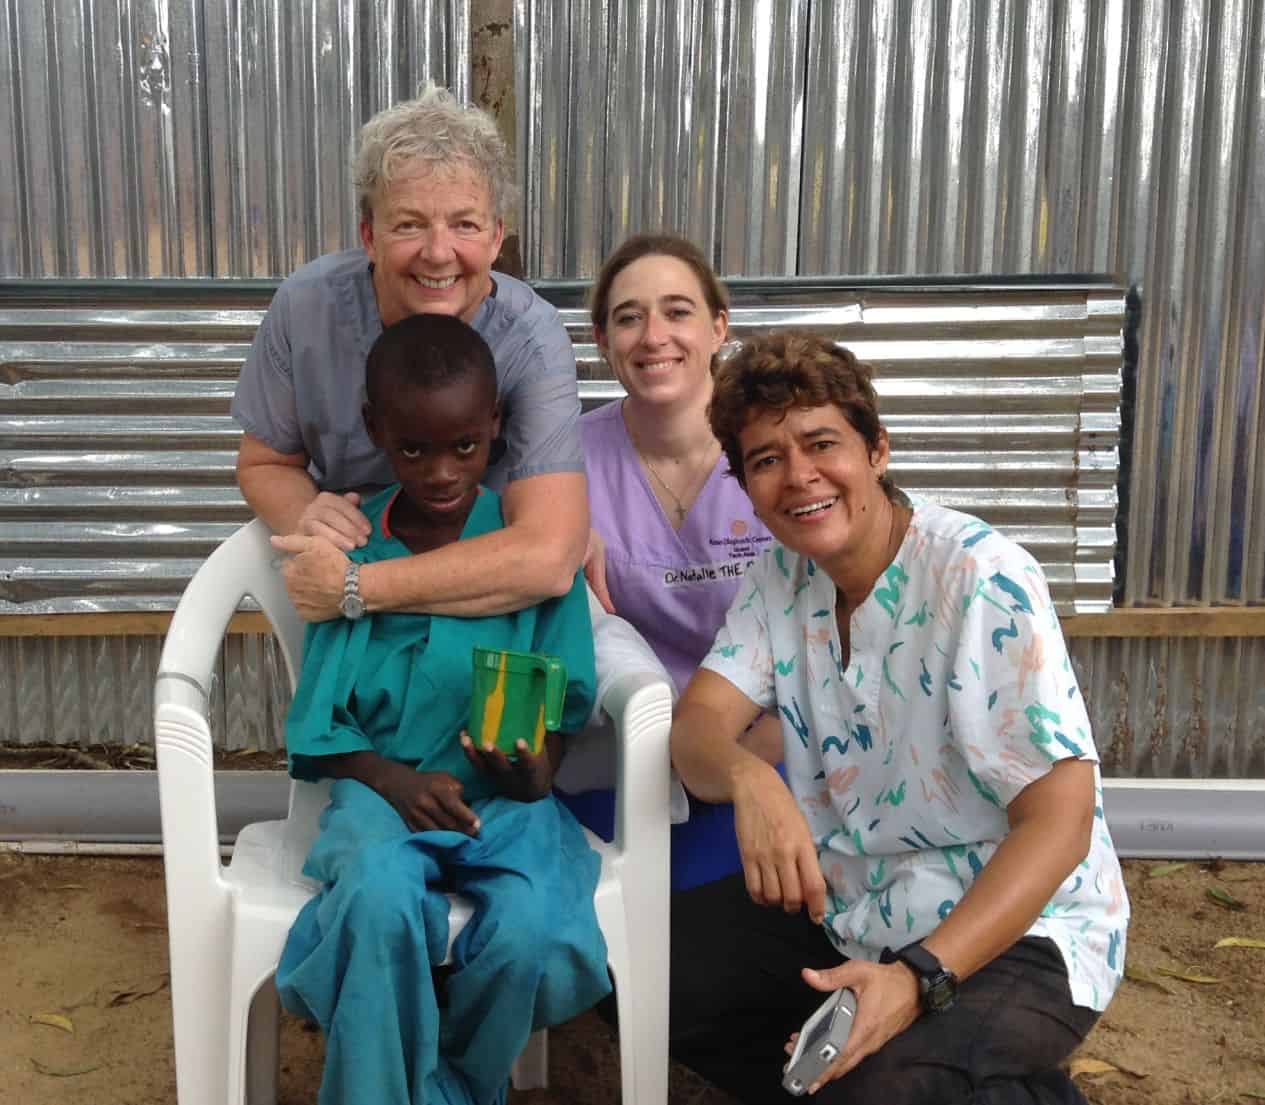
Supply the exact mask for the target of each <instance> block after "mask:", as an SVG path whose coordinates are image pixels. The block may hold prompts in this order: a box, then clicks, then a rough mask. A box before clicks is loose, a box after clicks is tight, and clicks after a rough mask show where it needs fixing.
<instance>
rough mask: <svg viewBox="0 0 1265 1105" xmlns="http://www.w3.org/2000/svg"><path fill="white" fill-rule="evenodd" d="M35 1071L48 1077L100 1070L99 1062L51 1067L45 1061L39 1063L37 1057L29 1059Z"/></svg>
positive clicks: (67, 1076)
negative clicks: (88, 1064)
mask: <svg viewBox="0 0 1265 1105" xmlns="http://www.w3.org/2000/svg"><path fill="white" fill-rule="evenodd" d="M31 1066H33V1067H34V1068H35V1070H36V1072H37V1073H39V1074H46V1075H48V1076H49V1078H77V1077H78V1076H79V1075H81V1074H91V1073H92V1072H93V1071H94V1070H100V1069H101V1064H100V1063H93V1064H92V1065H91V1066H87V1065H80V1066H77V1067H53V1066H49V1065H48V1064H47V1063H41V1062H40V1061H39V1060H38V1059H32V1060H31Z"/></svg>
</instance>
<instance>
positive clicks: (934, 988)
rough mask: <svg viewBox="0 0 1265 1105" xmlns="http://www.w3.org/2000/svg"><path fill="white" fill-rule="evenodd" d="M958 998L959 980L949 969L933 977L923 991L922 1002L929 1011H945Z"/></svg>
mask: <svg viewBox="0 0 1265 1105" xmlns="http://www.w3.org/2000/svg"><path fill="white" fill-rule="evenodd" d="M957 1000H958V985H957V980H956V979H955V978H954V977H953V975H951V974H950V973H949V972H948V971H943V972H942V973H941V974H939V975H937V976H936V977H935V978H933V979H931V980H930V981H929V982H928V983H927V986H926V988H925V989H924V990H923V992H922V1003H923V1005H924V1006H925V1007H926V1009H927V1012H929V1013H943V1012H944V1011H945V1010H946V1009H951V1008H952V1007H953V1004H954V1002H956V1001H957Z"/></svg>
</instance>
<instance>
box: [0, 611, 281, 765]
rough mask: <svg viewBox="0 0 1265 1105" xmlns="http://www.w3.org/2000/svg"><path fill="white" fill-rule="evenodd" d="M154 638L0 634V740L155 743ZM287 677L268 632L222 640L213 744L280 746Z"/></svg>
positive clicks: (157, 649) (157, 640)
mask: <svg viewBox="0 0 1265 1105" xmlns="http://www.w3.org/2000/svg"><path fill="white" fill-rule="evenodd" d="M162 646H163V639H162V638H161V637H145V636H139V637H0V745H30V744H46V743H53V744H69V745H82V746H86V745H95V744H104V745H129V744H138V743H139V744H152V742H153V714H154V677H155V674H156V673H157V671H158V661H159V657H160V656H161V654H162ZM289 701H290V689H289V681H288V678H287V676H286V673H285V663H284V661H283V660H282V658H281V653H280V649H279V648H278V647H277V644H276V641H275V639H274V638H273V637H271V636H260V635H258V634H246V635H237V636H231V637H227V638H225V641H224V644H223V646H222V648H221V650H220V662H219V665H218V667H217V670H216V673H215V676H214V680H213V683H212V688H211V704H210V720H211V733H212V736H213V737H214V739H215V743H216V745H217V747H222V748H229V749H238V748H280V747H282V746H283V745H284V725H285V714H286V708H287V707H288V705H289Z"/></svg>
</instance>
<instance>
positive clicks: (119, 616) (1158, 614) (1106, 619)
mask: <svg viewBox="0 0 1265 1105" xmlns="http://www.w3.org/2000/svg"><path fill="white" fill-rule="evenodd" d="M1061 622H1062V625H1063V634H1064V636H1066V637H1069V638H1070V637H1077V638H1083V637H1151V638H1160V637H1265V606H1176V607H1145V608H1144V607H1133V608H1129V609H1120V610H1110V611H1108V612H1106V613H1104V614H1075V615H1069V616H1068V617H1065V618H1062V619H1061ZM170 624H171V614H170V613H167V612H163V611H152V612H133V613H96V614H6V615H0V637H162V636H164V635H165V634H166V632H167V627H168V626H169V625H170ZM228 631H229V633H269V632H271V629H270V627H269V625H268V619H267V618H265V617H264V616H263V614H260V613H240V614H235V615H233V620H232V621H231V622H229V626H228Z"/></svg>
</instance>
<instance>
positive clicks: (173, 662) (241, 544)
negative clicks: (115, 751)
mask: <svg viewBox="0 0 1265 1105" xmlns="http://www.w3.org/2000/svg"><path fill="white" fill-rule="evenodd" d="M270 536H271V531H270V530H269V529H268V527H267V526H266V525H264V523H263V522H261V521H260V520H259V519H255V520H254V521H252V522H248V523H247V524H246V525H244V526H242V527H241V529H239V530H238V531H237V532H236V533H234V534H233V535H232V536H231V537H229V538H228V539H227V540H226V541H224V542H223V543H222V544H221V545H220V546H219V547H218V548H216V549H215V551H214V552H212V553H211V555H210V556H209V557H207V559H206V562H205V563H204V564H203V565H202V566H201V567H200V568H199V569H198V570H197V572H196V573H195V574H194V576H193V578H192V579H191V580H190V581H189V586H188V587H187V588H186V589H185V593H184V595H183V596H182V598H181V600H180V604H179V606H178V607H177V608H176V613H175V616H174V617H173V618H172V622H171V628H170V629H169V630H168V633H167V640H166V642H165V644H164V646H163V654H162V660H161V662H160V666H159V678H160V679H162V678H176V679H180V680H182V681H183V680H192V681H193V682H194V683H195V684H196V685H197V687H198V689H199V690H201V692H202V696H203V704H204V705H205V703H206V702H207V701H209V699H210V693H211V679H212V673H213V672H214V670H215V662H216V659H217V657H218V655H219V652H220V648H221V643H222V641H223V638H224V633H225V631H226V630H227V628H228V623H229V621H230V619H231V618H232V616H233V613H234V611H236V610H237V608H238V606H239V605H240V604H241V602H242V600H243V599H245V598H252V599H254V600H255V602H256V603H257V604H258V605H259V608H260V609H261V610H262V611H263V613H264V614H265V616H266V617H267V618H268V621H269V622H270V623H271V625H272V628H273V632H274V634H275V635H276V638H277V642H278V644H279V645H280V648H281V654H282V656H283V658H284V660H285V666H286V673H287V675H288V677H289V685H290V691H291V693H293V691H294V686H295V682H296V681H297V679H298V673H299V666H300V664H301V662H302V658H303V621H302V619H301V618H300V617H299V615H298V612H297V611H296V610H295V609H294V604H293V603H292V602H291V601H290V596H289V594H288V593H287V592H286V589H285V580H284V578H283V577H282V574H281V564H282V561H283V560H284V554H282V553H279V552H277V551H276V550H275V549H274V548H273V547H272V545H271V543H270V542H269V538H270ZM177 673H178V674H177ZM328 800H329V784H328V783H327V782H322V783H298V782H296V783H293V784H291V787H290V813H289V820H290V822H291V825H290V828H289V830H288V831H287V840H286V845H285V849H284V851H285V856H284V857H283V859H282V863H283V864H284V866H285V868H286V871H287V873H288V874H289V875H290V876H291V877H295V878H297V877H298V871H299V869H300V868H301V866H302V862H303V857H304V856H306V855H307V853H308V851H309V850H310V849H311V845H312V842H313V841H314V840H315V838H316V832H317V820H318V817H319V815H320V811H321V810H322V809H323V808H324V806H325V804H326V803H327V802H328Z"/></svg>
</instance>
